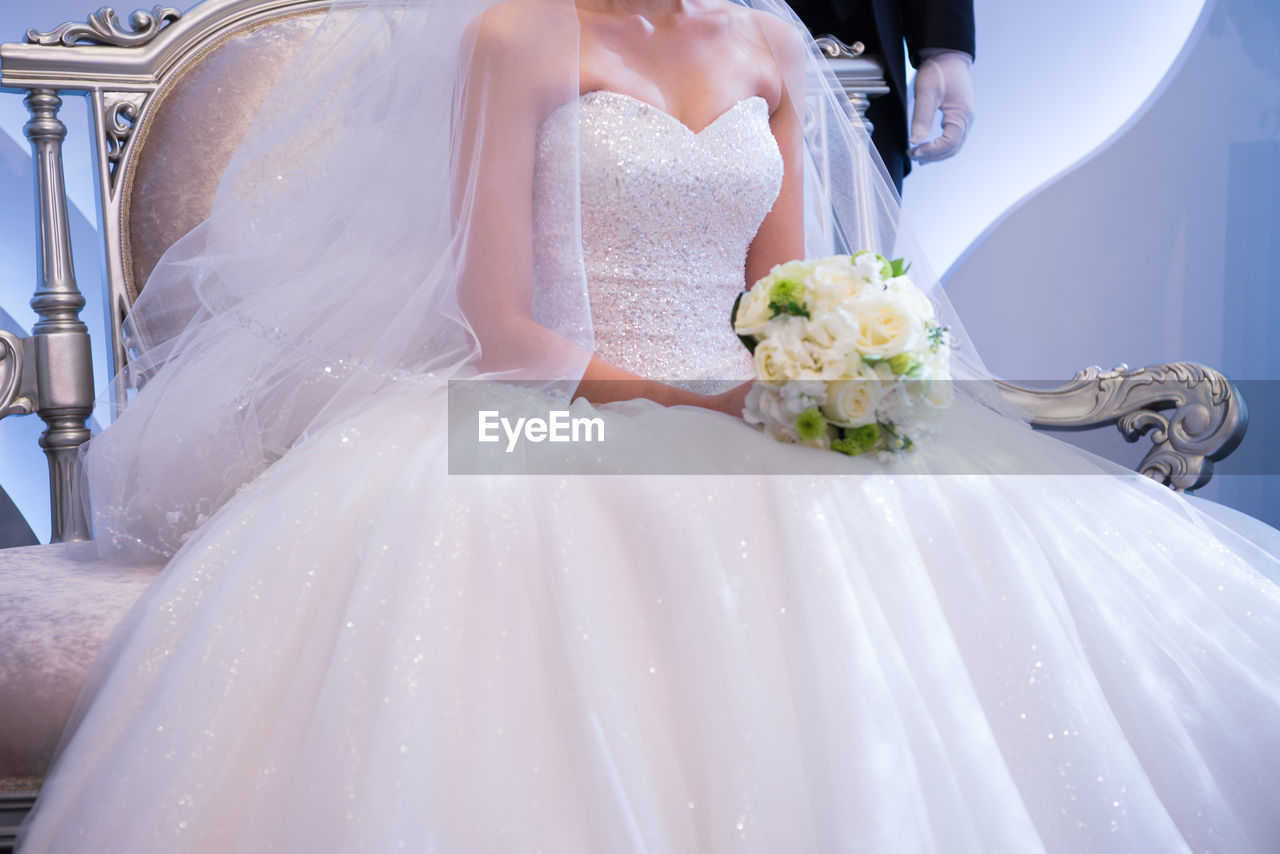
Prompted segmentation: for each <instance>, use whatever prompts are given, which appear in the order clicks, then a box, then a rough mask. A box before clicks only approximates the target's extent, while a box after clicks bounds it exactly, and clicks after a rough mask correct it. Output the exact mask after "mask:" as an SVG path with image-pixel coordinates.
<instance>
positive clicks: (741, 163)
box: [534, 90, 782, 256]
mask: <svg viewBox="0 0 1280 854" xmlns="http://www.w3.org/2000/svg"><path fill="white" fill-rule="evenodd" d="M575 119H576V121H575ZM536 170H537V174H536V177H535V200H534V201H535V210H534V212H535V217H543V216H547V215H554V218H564V217H565V216H566V215H569V214H570V213H571V211H569V210H566V208H567V207H576V208H577V210H576V213H577V214H578V216H577V217H571V218H572V219H577V220H578V221H579V222H580V224H581V236H582V241H583V246H584V249H585V250H586V251H587V254H588V256H590V255H591V254H592V249H593V247H597V248H603V247H608V248H611V249H612V250H613V251H617V250H619V249H621V248H624V247H625V246H627V245H630V244H633V243H634V244H636V248H637V249H639V248H640V246H641V245H644V247H645V251H652V250H653V249H654V248H655V244H660V245H663V246H666V247H668V248H669V250H676V249H679V248H681V247H685V248H688V249H690V250H692V249H694V248H695V247H697V248H700V249H701V250H702V251H713V252H717V253H724V252H725V251H728V250H737V249H740V248H741V249H744V248H745V246H746V245H747V244H749V243H750V241H751V239H752V238H753V237H754V236H755V232H756V230H757V229H758V228H759V226H760V222H761V221H762V220H763V218H764V216H765V214H767V213H768V212H769V209H770V208H771V207H772V206H773V202H774V200H775V199H776V198H777V195H778V191H779V188H780V186H781V183H782V157H781V154H780V153H779V151H778V146H777V142H776V141H775V140H774V137H773V133H772V132H771V130H770V128H769V115H768V106H767V104H766V102H765V101H764V99H762V98H758V97H755V98H748V99H745V100H743V101H740V102H738V103H737V104H735V105H733V106H732V107H730V108H729V109H728V110H726V111H725V112H724V113H722V114H721V115H720V116H718V117H717V118H716V119H715V120H714V121H712V122H711V124H709V125H708V126H707V127H705V128H703V129H702V130H700V131H698V132H694V131H693V130H691V129H690V128H688V127H686V126H685V125H684V124H682V123H681V122H680V121H679V120H677V119H676V118H674V117H673V116H670V115H668V114H667V113H665V112H663V111H662V110H659V109H658V108H656V107H654V106H652V105H650V104H648V103H646V102H644V101H640V100H637V99H635V98H633V97H631V96H629V95H623V94H620V93H616V92H610V91H607V90H600V91H595V92H588V93H586V94H584V95H582V96H581V97H580V98H579V99H578V100H577V101H576V102H571V103H569V104H565V105H563V106H562V107H560V108H558V109H557V110H555V111H553V112H552V113H551V115H549V116H548V117H547V119H546V120H545V121H544V122H543V125H542V128H541V130H540V132H539V135H538V151H537V161H536ZM575 172H576V174H575ZM575 187H576V188H577V189H578V192H577V193H573V189H574V188H575ZM553 209H554V210H553ZM736 254H737V253H736V251H731V252H730V255H736Z"/></svg>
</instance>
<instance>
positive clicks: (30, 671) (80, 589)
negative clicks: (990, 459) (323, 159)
mask: <svg viewBox="0 0 1280 854" xmlns="http://www.w3.org/2000/svg"><path fill="white" fill-rule="evenodd" d="M336 2H342V0H336ZM330 5H331V3H330V2H327V0H205V2H203V3H201V4H200V5H199V6H197V7H195V8H194V9H192V10H191V11H189V12H187V13H185V14H183V13H181V12H179V11H178V10H176V9H171V8H163V7H156V8H154V9H153V10H152V11H150V12H135V13H134V14H133V15H132V16H130V18H129V20H128V22H127V24H125V23H122V22H121V21H120V20H119V18H118V17H117V16H116V15H115V13H114V12H113V11H112V10H111V9H102V10H100V11H98V12H96V13H94V14H93V15H92V16H90V17H89V19H88V20H87V21H86V22H84V23H68V24H64V25H63V26H60V27H58V28H56V29H55V30H52V31H51V32H47V33H39V32H35V31H30V32H28V33H27V36H26V42H25V43H22V44H5V45H3V46H0V88H3V89H4V90H5V91H8V92H14V93H17V94H20V95H25V102H26V105H27V108H28V110H29V111H30V113H31V120H30V121H29V122H28V123H27V125H26V135H27V137H28V139H29V140H30V141H31V146H32V152H33V155H34V160H35V165H36V168H35V175H36V188H37V204H38V216H39V222H40V226H41V228H40V235H39V250H38V251H39V258H40V273H39V280H38V281H37V283H36V289H35V295H34V296H33V298H32V300H31V305H32V307H33V308H34V309H35V311H36V313H37V315H38V316H39V322H38V323H37V324H36V325H35V327H34V329H33V330H32V334H31V335H30V336H29V337H26V338H21V339H19V338H17V337H16V336H14V335H11V334H9V333H5V332H0V417H4V416H8V415H23V414H27V415H29V414H33V413H34V414H36V415H38V416H39V417H40V418H42V419H43V420H44V422H45V424H46V425H47V429H46V430H45V433H44V435H43V437H42V439H41V442H40V444H41V446H42V447H43V448H44V450H45V453H46V454H47V455H48V458H49V472H50V485H51V493H52V494H51V500H52V505H53V532H52V538H51V539H52V541H53V542H54V543H55V544H56V545H51V546H38V547H34V548H27V549H10V550H6V551H5V552H0V709H4V710H5V711H4V712H3V713H2V714H3V715H4V719H3V720H0V851H3V850H6V849H7V847H8V845H9V844H10V843H11V841H12V834H13V831H14V830H15V829H16V825H17V823H18V821H19V820H20V819H21V817H22V815H23V814H24V813H25V812H26V810H27V809H28V808H29V806H30V804H31V802H32V800H33V799H34V790H35V789H36V788H37V786H38V784H39V778H40V777H41V775H42V774H43V773H44V769H45V768H46V766H47V764H48V762H49V759H50V757H51V754H52V751H53V749H54V747H55V745H56V744H57V740H58V737H59V734H60V733H61V730H62V728H63V726H64V724H65V722H66V720H67V718H68V716H69V714H70V711H71V707H72V704H73V702H74V700H75V696H76V694H77V692H78V690H79V687H80V685H81V683H82V682H83V679H84V676H85V673H86V671H87V669H88V666H89V664H90V663H91V661H92V660H93V658H94V656H95V654H96V652H97V650H98V648H99V647H100V645H101V643H102V642H103V640H104V639H105V637H106V635H107V634H108V633H109V632H110V630H111V628H112V627H113V626H114V625H115V624H116V622H117V621H118V620H119V618H120V617H121V616H122V615H123V613H124V611H125V610H126V609H127V608H128V607H129V606H130V605H131V604H132V603H133V602H134V601H135V599H136V598H137V597H138V596H139V595H140V594H141V592H142V591H143V590H144V589H145V587H146V586H147V584H148V583H149V581H150V579H151V578H152V577H153V575H154V573H155V572H156V571H157V570H158V569H159V567H157V566H149V567H148V566H142V567H133V568H129V567H120V568H118V569H114V570H102V569H100V568H95V569H94V570H92V571H86V569H85V565H84V564H79V563H77V562H76V561H75V560H74V554H72V553H71V550H72V549H74V545H73V544H74V542H75V541H81V540H87V539H88V538H89V537H90V535H91V532H90V531H89V529H88V525H87V523H86V521H85V518H84V515H83V512H82V511H81V509H80V507H79V506H78V503H77V502H75V501H73V500H72V495H71V483H72V477H73V470H74V464H75V459H76V450H77V449H78V448H79V446H80V444H81V443H83V442H84V441H85V440H86V439H87V438H88V436H89V431H88V429H87V427H86V419H87V418H88V417H89V414H90V411H91V408H92V405H93V392H94V389H93V383H92V379H91V377H92V372H91V359H92V352H93V349H94V347H97V348H98V352H99V357H101V358H106V359H108V360H110V364H111V365H112V366H113V368H114V369H115V370H119V369H120V368H121V366H122V365H123V364H124V360H125V359H126V357H127V353H126V347H125V342H124V341H122V338H121V323H122V320H123V318H124V316H125V314H126V312H127V311H128V308H129V306H130V305H131V304H132V302H133V300H134V299H135V298H136V297H137V295H138V293H139V291H140V289H141V288H142V287H143V284H144V283H145V282H146V279H147V277H148V275H149V274H150V272H151V271H152V269H153V268H154V267H155V265H156V262H157V261H158V259H159V258H160V256H161V254H162V253H163V252H164V251H165V249H166V248H167V247H168V246H170V245H171V244H172V243H173V242H174V241H175V240H176V239H177V238H178V237H180V236H181V235H182V234H184V233H185V232H186V231H188V230H189V229H190V228H192V227H194V226H195V225H196V224H197V223H199V222H200V221H201V220H202V219H203V218H204V216H205V215H206V214H207V212H208V210H209V208H210V205H211V201H212V198H213V194H214V190H215V188H216V185H217V181H218V178H219V176H220V174H221V172H222V171H223V169H224V168H225V166H226V164H227V163H228V162H229V160H230V158H231V155H232V153H233V151H234V149H235V147H236V145H237V143H238V142H239V140H240V138H241V135H242V134H243V132H244V130H245V128H246V127H247V125H248V123H249V121H250V119H251V118H252V117H253V115H254V114H255V113H256V111H257V109H258V107H259V106H260V104H261V103H262V101H263V99H264V98H265V96H266V93H267V91H268V89H269V87H270V85H271V81H272V80H274V78H275V76H276V75H277V74H278V73H279V71H280V70H281V69H282V68H283V67H284V66H285V64H287V63H288V61H289V60H290V59H291V57H292V56H293V54H294V52H295V51H296V49H297V48H298V47H299V46H300V45H301V43H302V42H303V41H304V39H305V36H306V35H307V34H309V33H310V32H311V31H312V30H313V29H314V28H315V27H316V25H317V24H318V23H319V21H320V19H321V16H322V15H323V13H324V12H325V11H327V9H328V8H329V7H330ZM823 46H824V49H825V50H826V52H827V53H828V55H829V57H830V59H831V62H832V65H833V68H834V70H835V72H836V74H837V76H838V77H839V78H840V79H841V80H842V82H843V83H844V85H845V87H846V90H847V91H848V92H849V94H850V98H851V102H852V105H853V108H854V109H853V110H852V112H853V113H855V114H857V115H860V114H861V111H862V110H864V109H865V108H866V106H867V102H868V98H870V97H874V96H876V95H879V94H882V93H883V92H884V91H887V88H886V87H885V85H884V82H883V78H882V75H881V70H880V66H879V65H878V63H876V62H875V61H874V60H873V59H871V58H868V57H865V56H861V55H860V54H861V50H860V46H855V47H852V48H851V47H849V46H846V45H841V44H838V43H836V42H835V41H834V40H824V42H823ZM68 92H75V93H81V94H83V95H85V97H86V98H87V100H88V103H89V106H90V110H91V115H92V124H91V126H92V130H93V135H94V154H95V157H96V172H97V180H98V198H99V209H98V221H99V229H100V234H101V238H102V241H103V242H102V251H103V259H104V261H105V263H104V269H105V286H106V289H107V301H108V305H109V314H110V318H109V319H110V335H109V336H108V339H109V340H105V341H100V342H90V340H89V334H88V331H87V329H86V327H85V325H84V323H82V322H81V320H80V317H79V314H80V310H81V309H82V308H83V306H84V302H85V301H84V298H83V297H82V295H81V293H80V291H79V289H78V288H77V285H76V279H75V272H74V266H73V263H72V257H71V241H70V233H69V229H68V217H67V200H66V195H65V190H64V186H63V172H62V155H61V146H62V140H63V137H64V136H65V133H66V129H65V126H64V125H63V124H62V122H61V121H60V120H59V118H58V114H59V110H60V108H61V105H62V101H61V96H62V95H63V94H65V93H68ZM83 260H84V259H81V261H82V263H83ZM1003 390H1004V391H1005V393H1006V394H1007V395H1008V396H1009V397H1010V398H1011V399H1012V400H1013V401H1014V402H1016V403H1018V404H1020V405H1021V406H1023V407H1024V408H1026V409H1027V410H1029V411H1031V412H1032V413H1033V415H1034V418H1035V423H1036V424H1037V425H1038V426H1040V427H1044V428H1049V429H1066V430H1075V429H1087V428H1091V427H1095V426H1099V425H1104V424H1109V423H1115V424H1118V426H1119V427H1120V429H1121V431H1122V432H1123V433H1124V434H1125V436H1126V437H1127V438H1129V439H1131V440H1135V439H1137V438H1138V437H1140V436H1143V435H1146V436H1148V437H1149V438H1150V439H1152V442H1153V447H1152V449H1151V450H1150V451H1149V452H1148V454H1147V456H1146V459H1144V461H1143V463H1142V465H1141V467H1140V468H1141V471H1142V472H1143V473H1145V474H1148V475H1151V476H1152V477H1156V478H1157V479H1160V480H1162V481H1163V482H1165V483H1167V484H1169V485H1170V486H1172V487H1173V488H1175V489H1179V490H1182V489H1190V488H1194V487H1196V486H1199V485H1201V484H1203V483H1204V482H1205V481H1207V480H1208V478H1209V476H1210V474H1211V473H1212V461H1213V460H1217V459H1221V458H1222V457H1224V456H1225V455H1226V454H1227V453H1229V452H1230V451H1231V450H1232V449H1233V448H1234V447H1235V446H1236V445H1237V444H1238V443H1239V441H1240V439H1241V437H1242V436H1243V433H1244V429H1245V425H1246V415H1245V409H1244V404H1243V401H1242V400H1241V398H1240V396H1239V393H1238V392H1237V391H1236V389H1235V388H1234V387H1233V386H1232V385H1231V383H1230V382H1228V381H1227V380H1226V378H1224V377H1223V376H1222V375H1221V374H1219V373H1217V372H1216V371H1213V370H1212V369H1210V368H1205V367H1203V366H1199V365H1189V364H1176V365H1163V366H1158V367H1154V368H1145V369H1142V370H1140V371H1129V370H1127V369H1123V368H1121V369H1117V370H1115V371H1100V370H1098V369H1096V368H1090V369H1087V370H1085V371H1082V372H1081V373H1080V374H1078V375H1077V376H1076V377H1075V379H1073V380H1072V381H1071V382H1070V383H1068V384H1067V385H1065V386H1062V387H1060V388H1057V389H1050V390H1036V389H1030V388H1023V387H1019V386H1015V385H1012V384H1003ZM33 452H34V449H33Z"/></svg>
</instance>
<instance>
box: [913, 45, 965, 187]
mask: <svg viewBox="0 0 1280 854" xmlns="http://www.w3.org/2000/svg"><path fill="white" fill-rule="evenodd" d="M920 55H921V56H922V57H923V60H922V61H921V63H920V67H919V68H918V69H917V70H916V83H915V94H916V106H915V111H914V113H913V114H912V117H911V147H910V149H908V151H907V153H908V154H909V155H911V158H912V159H913V160H916V161H918V162H920V163H930V162H932V161H934V160H945V159H946V158H948V157H950V156H951V155H953V154H955V153H956V152H957V151H959V150H960V146H961V145H963V144H964V137H965V134H967V133H968V132H969V126H970V125H972V124H973V81H972V79H971V78H970V75H969V67H970V66H971V65H972V64H973V58H972V57H971V56H969V54H967V53H965V52H964V51H959V50H946V49H944V48H924V49H922V50H921V51H920ZM939 110H941V111H942V133H941V134H940V135H939V136H938V137H937V138H936V139H929V138H928V137H929V134H930V133H931V132H932V131H933V116H934V114H935V113H937V112H938V111H939Z"/></svg>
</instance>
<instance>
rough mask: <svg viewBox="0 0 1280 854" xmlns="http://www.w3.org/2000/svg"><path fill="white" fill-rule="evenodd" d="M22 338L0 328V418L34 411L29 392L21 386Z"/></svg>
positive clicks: (28, 413) (34, 405) (34, 407)
mask: <svg viewBox="0 0 1280 854" xmlns="http://www.w3.org/2000/svg"><path fill="white" fill-rule="evenodd" d="M22 377H23V356H22V339H21V338H19V337H18V336H16V335H14V334H13V333H12V332H5V331H3V330H0V418H4V417H6V416H9V415H30V414H31V413H33V412H35V411H36V404H35V401H34V400H32V399H31V397H30V392H29V391H28V390H25V389H23V388H22Z"/></svg>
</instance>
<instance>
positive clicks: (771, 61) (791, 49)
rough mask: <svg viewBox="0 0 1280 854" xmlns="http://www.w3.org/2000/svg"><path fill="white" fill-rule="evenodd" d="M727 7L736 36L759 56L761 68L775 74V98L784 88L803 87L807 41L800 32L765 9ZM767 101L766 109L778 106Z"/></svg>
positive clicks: (806, 36)
mask: <svg viewBox="0 0 1280 854" xmlns="http://www.w3.org/2000/svg"><path fill="white" fill-rule="evenodd" d="M727 5H729V6H731V7H732V10H733V11H732V12H731V14H732V15H733V21H734V24H735V26H737V27H738V29H739V32H740V34H741V35H742V36H743V37H744V38H745V39H746V40H747V41H748V42H750V43H751V44H753V45H754V46H755V48H756V50H757V51H758V52H759V56H760V61H761V67H769V66H772V67H773V68H774V69H775V70H776V74H775V75H774V76H773V81H774V82H775V84H776V85H777V88H778V92H779V94H781V91H782V90H783V89H784V88H791V87H793V86H795V85H797V84H799V85H800V86H801V87H803V79H804V59H805V54H806V53H807V51H808V44H809V41H810V40H809V37H808V35H807V33H805V32H804V30H803V28H802V27H801V26H799V25H798V24H796V23H795V22H793V21H790V20H787V19H785V18H783V17H781V16H780V15H777V14H774V13H773V12H770V11H768V10H765V9H751V8H748V7H746V6H739V5H737V4H727ZM798 91H803V88H801V89H799V90H798ZM768 100H769V104H770V107H777V106H778V100H777V99H775V98H769V99H768Z"/></svg>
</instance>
